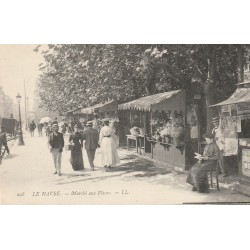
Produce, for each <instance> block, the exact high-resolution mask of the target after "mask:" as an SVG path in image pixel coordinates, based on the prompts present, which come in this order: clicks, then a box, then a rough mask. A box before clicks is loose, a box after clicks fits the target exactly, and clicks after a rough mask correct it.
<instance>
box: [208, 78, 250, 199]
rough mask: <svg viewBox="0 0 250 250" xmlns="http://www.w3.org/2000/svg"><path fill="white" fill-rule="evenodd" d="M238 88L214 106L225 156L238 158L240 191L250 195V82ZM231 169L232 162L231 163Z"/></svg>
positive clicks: (245, 82) (239, 85)
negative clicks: (222, 137) (221, 132)
mask: <svg viewBox="0 0 250 250" xmlns="http://www.w3.org/2000/svg"><path fill="white" fill-rule="evenodd" d="M237 86H238V88H237V89H236V90H235V92H234V93H233V94H232V95H231V96H230V97H229V98H228V99H227V100H225V101H223V102H221V103H218V104H216V105H213V107H219V111H220V117H221V119H220V120H221V126H222V129H223V131H224V137H225V148H224V156H232V155H233V156H235V157H236V158H237V161H236V163H237V167H238V174H239V177H240V185H239V187H238V188H239V190H240V191H241V192H242V193H245V194H247V195H250V81H249V80H246V81H244V82H243V83H241V84H237ZM230 163H231V164H230V166H229V167H230V168H232V167H234V166H232V162H230Z"/></svg>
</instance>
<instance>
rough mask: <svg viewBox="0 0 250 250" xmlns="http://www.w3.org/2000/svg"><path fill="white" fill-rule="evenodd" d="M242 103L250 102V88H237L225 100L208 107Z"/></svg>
mask: <svg viewBox="0 0 250 250" xmlns="http://www.w3.org/2000/svg"><path fill="white" fill-rule="evenodd" d="M244 102H250V88H237V89H236V90H235V92H234V93H233V94H232V95H231V96H230V97H229V98H228V99H227V100H225V101H223V102H220V103H217V104H215V105H211V106H210V107H216V106H226V105H230V104H237V103H244Z"/></svg>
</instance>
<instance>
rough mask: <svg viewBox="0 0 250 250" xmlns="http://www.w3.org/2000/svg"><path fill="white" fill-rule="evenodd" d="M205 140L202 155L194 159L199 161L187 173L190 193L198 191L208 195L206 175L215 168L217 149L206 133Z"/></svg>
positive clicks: (211, 136)
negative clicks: (191, 187) (190, 186)
mask: <svg viewBox="0 0 250 250" xmlns="http://www.w3.org/2000/svg"><path fill="white" fill-rule="evenodd" d="M203 137H204V138H205V140H206V146H205V149H204V152H203V155H199V154H197V156H196V158H197V159H198V160H199V162H197V163H196V164H195V165H194V166H193V167H192V168H191V169H190V170H189V172H188V176H187V183H189V184H191V185H192V186H193V189H192V191H199V192H200V193H208V192H209V191H208V189H209V184H208V178H207V173H208V171H209V170H210V169H211V168H213V167H216V165H217V161H218V157H219V148H218V146H217V144H216V142H215V141H214V136H213V135H212V134H210V133H206V134H205V135H204V136H203Z"/></svg>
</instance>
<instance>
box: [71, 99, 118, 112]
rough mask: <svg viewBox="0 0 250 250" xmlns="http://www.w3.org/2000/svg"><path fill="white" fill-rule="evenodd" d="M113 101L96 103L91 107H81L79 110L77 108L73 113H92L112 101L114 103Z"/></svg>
mask: <svg viewBox="0 0 250 250" xmlns="http://www.w3.org/2000/svg"><path fill="white" fill-rule="evenodd" d="M112 102H113V101H109V102H106V103H99V104H97V105H94V106H91V107H87V108H79V109H77V110H75V111H74V112H73V114H86V115H90V114H93V113H95V112H96V111H97V110H98V109H100V108H102V107H104V106H106V105H109V104H110V103H112Z"/></svg>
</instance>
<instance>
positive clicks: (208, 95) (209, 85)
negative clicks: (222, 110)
mask: <svg viewBox="0 0 250 250" xmlns="http://www.w3.org/2000/svg"><path fill="white" fill-rule="evenodd" d="M207 62H208V72H207V80H206V82H205V84H204V94H205V102H206V107H207V132H211V131H212V129H213V126H212V124H211V120H212V118H213V117H215V116H217V115H218V112H217V111H216V109H215V108H210V106H211V105H213V104H215V82H216V45H208V57H207Z"/></svg>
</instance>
